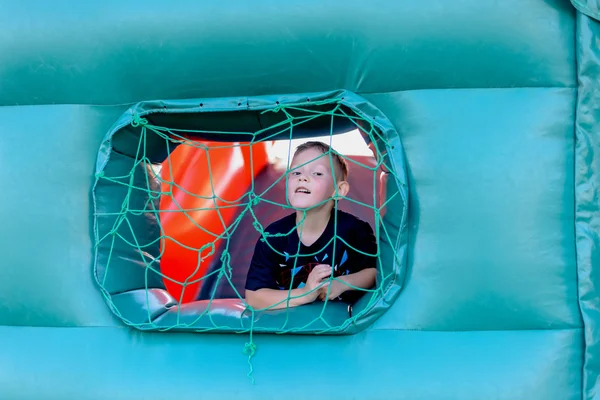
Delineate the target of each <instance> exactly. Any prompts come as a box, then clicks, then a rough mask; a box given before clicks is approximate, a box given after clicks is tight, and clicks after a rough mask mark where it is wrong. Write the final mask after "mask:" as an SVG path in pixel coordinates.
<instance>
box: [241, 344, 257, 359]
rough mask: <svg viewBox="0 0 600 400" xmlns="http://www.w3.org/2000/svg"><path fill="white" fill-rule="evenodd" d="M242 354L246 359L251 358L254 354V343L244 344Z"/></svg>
mask: <svg viewBox="0 0 600 400" xmlns="http://www.w3.org/2000/svg"><path fill="white" fill-rule="evenodd" d="M244 354H245V355H247V356H248V357H252V356H254V355H255V354H256V345H255V344H254V343H251V342H250V343H246V344H245V345H244Z"/></svg>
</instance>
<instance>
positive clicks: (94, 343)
mask: <svg viewBox="0 0 600 400" xmlns="http://www.w3.org/2000/svg"><path fill="white" fill-rule="evenodd" d="M0 335H2V337H3V339H4V340H5V341H6V342H9V343H11V346H10V347H8V348H6V349H5V350H4V351H3V360H11V363H10V370H11V374H0V387H1V388H2V389H1V390H2V394H3V395H4V398H9V399H19V400H38V399H40V398H44V399H48V400H60V399H77V400H91V399H144V400H162V399H164V398H165V397H168V398H177V399H182V400H188V399H189V400H197V399H211V400H218V399H223V400H228V399H243V400H245V399H256V400H263V399H279V398H289V399H305V398H307V397H310V398H313V399H315V400H321V399H323V400H328V399H332V398H342V399H370V398H372V399H382V398H385V399H400V400H429V399H432V398H440V397H442V398H444V399H449V400H454V399H460V400H480V399H495V400H514V399H562V400H578V399H581V373H580V369H579V367H580V366H581V357H582V354H581V351H582V335H581V331H580V330H578V329H574V330H538V331H500V332H418V331H397V330H378V331H370V332H363V333H359V334H357V335H352V336H334V337H322V336H312V337H308V336H288V335H283V336H280V335H276V336H271V335H269V336H263V335H261V336H260V337H259V338H257V346H258V349H259V350H258V351H257V354H256V356H255V357H254V358H253V361H252V364H253V366H254V375H253V376H254V382H253V381H252V380H251V379H248V378H246V373H247V372H248V369H247V367H248V364H247V362H246V358H247V356H245V355H244V354H242V353H241V351H240V348H241V347H242V346H243V343H244V338H243V337H241V336H237V335H194V334H186V333H178V334H170V333H150V332H138V331H135V330H127V329H120V328H54V329H53V328H30V329H28V328H20V327H0ZM295 349H302V351H301V352H297V351H295ZM308 349H310V350H308ZM322 354H324V355H326V357H327V362H326V366H325V367H319V366H317V365H316V361H315V358H317V357H320V355H322ZM63 360H64V361H63ZM67 360H68V361H67ZM274 360H277V367H276V368H274V367H273V362H274ZM74 366H77V368H73V367H74ZM323 370H325V371H327V372H325V373H324V372H323ZM302 371H310V372H311V373H313V374H314V375H318V376H320V377H321V376H324V377H323V378H322V379H321V378H319V379H314V380H313V381H312V383H311V385H312V386H310V388H308V387H307V386H306V385H305V384H300V383H298V379H301V376H300V372H302ZM312 371H315V372H312ZM333 372H335V373H333ZM13 377H19V379H14V378H13ZM292 377H293V378H292ZM340 381H343V382H340ZM293 382H296V384H293ZM307 392H310V394H307ZM40 394H42V395H40Z"/></svg>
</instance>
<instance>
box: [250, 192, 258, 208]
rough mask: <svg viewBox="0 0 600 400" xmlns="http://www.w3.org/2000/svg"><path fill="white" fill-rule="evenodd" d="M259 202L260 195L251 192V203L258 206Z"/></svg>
mask: <svg viewBox="0 0 600 400" xmlns="http://www.w3.org/2000/svg"><path fill="white" fill-rule="evenodd" d="M258 203H260V197H258V196H256V195H254V194H253V193H251V194H250V204H252V205H253V206H256V205H258Z"/></svg>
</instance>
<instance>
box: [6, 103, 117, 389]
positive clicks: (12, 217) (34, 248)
mask: <svg viewBox="0 0 600 400" xmlns="http://www.w3.org/2000/svg"><path fill="white" fill-rule="evenodd" d="M123 111H124V108H123V107H121V106H115V107H90V106H79V105H57V106H50V105H48V106H32V107H0V181H1V182H3V185H2V197H1V199H0V219H1V220H2V221H3V222H2V229H0V242H1V243H3V245H2V246H3V254H4V256H3V257H2V261H0V325H24V326H98V325H101V326H106V325H113V317H112V316H111V313H110V312H109V311H108V309H107V307H106V305H105V304H104V302H103V300H102V298H101V297H99V296H98V294H99V292H98V289H97V287H96V285H95V283H94V281H93V280H92V276H93V275H92V270H91V265H92V260H93V259H92V255H93V252H92V250H93V248H92V246H93V237H92V233H93V230H92V224H93V218H92V217H91V212H92V207H91V202H90V196H91V188H92V183H93V181H94V176H93V174H94V166H95V162H96V156H97V154H98V147H99V146H100V143H101V140H102V137H103V136H104V132H105V131H106V130H108V129H109V128H110V126H111V125H112V123H113V122H114V120H115V119H116V118H118V116H119V115H120V114H121V113H122V112H123ZM1 397H2V396H0V398H1Z"/></svg>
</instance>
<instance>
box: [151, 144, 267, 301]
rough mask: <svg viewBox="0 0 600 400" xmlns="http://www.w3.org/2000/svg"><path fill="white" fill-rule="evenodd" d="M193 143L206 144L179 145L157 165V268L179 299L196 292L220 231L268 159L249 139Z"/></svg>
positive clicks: (193, 296) (188, 298)
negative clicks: (159, 236) (160, 193)
mask: <svg viewBox="0 0 600 400" xmlns="http://www.w3.org/2000/svg"><path fill="white" fill-rule="evenodd" d="M196 143H201V144H203V145H206V146H207V148H201V149H199V148H195V147H192V146H187V145H181V146H179V147H178V148H177V149H175V151H173V153H171V156H170V160H169V159H167V160H165V162H164V163H163V165H162V170H161V177H162V179H163V184H162V191H163V193H165V194H163V196H162V197H161V201H160V209H161V217H160V219H161V224H162V228H163V239H162V240H161V250H162V257H161V260H160V267H161V272H162V273H163V274H164V275H165V278H164V282H165V285H166V288H167V291H168V292H169V293H170V294H171V295H172V296H173V297H174V298H175V299H176V300H178V301H180V302H182V303H186V302H189V301H194V300H196V298H197V297H198V294H199V292H200V288H201V285H202V281H199V279H200V278H202V277H203V276H204V275H205V274H206V270H207V268H208V267H209V265H210V263H211V261H212V260H213V257H214V254H215V253H216V250H217V249H218V246H219V245H221V244H222V242H223V240H220V239H219V236H220V235H223V234H224V233H225V231H226V229H227V227H228V226H229V225H230V224H231V222H232V221H233V220H234V218H235V217H236V216H237V215H238V213H239V212H240V211H241V209H240V207H243V206H244V203H245V202H247V198H243V196H244V194H245V193H246V192H247V191H248V189H249V188H250V185H251V183H252V180H253V179H254V177H255V176H256V175H257V174H258V173H259V172H260V171H261V170H262V169H263V168H264V167H265V166H266V165H267V163H268V158H267V151H266V146H267V144H266V143H258V144H254V145H252V149H250V145H249V144H248V143H220V142H206V141H203V142H196ZM251 150H252V151H251ZM250 153H252V154H250ZM251 157H252V164H251V163H250V161H251V160H250V158H251ZM211 176H212V180H211Z"/></svg>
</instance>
